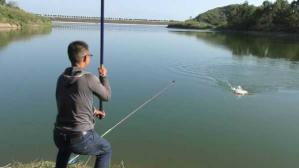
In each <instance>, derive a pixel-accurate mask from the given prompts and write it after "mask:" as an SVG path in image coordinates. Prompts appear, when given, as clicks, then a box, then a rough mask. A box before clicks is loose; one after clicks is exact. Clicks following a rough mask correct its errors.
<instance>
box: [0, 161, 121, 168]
mask: <svg viewBox="0 0 299 168" xmlns="http://www.w3.org/2000/svg"><path fill="white" fill-rule="evenodd" d="M54 167H55V163H54V162H51V161H33V162H31V163H20V162H13V163H11V164H8V165H5V166H3V167H1V166H0V168H54ZM68 168H91V167H90V166H85V163H78V164H75V165H71V166H69V167H68ZM111 168H125V165H124V162H123V161H122V162H121V163H120V164H116V165H113V166H112V167H111Z"/></svg>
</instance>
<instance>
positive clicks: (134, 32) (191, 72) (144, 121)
mask: <svg viewBox="0 0 299 168" xmlns="http://www.w3.org/2000/svg"><path fill="white" fill-rule="evenodd" d="M105 35H106V41H105V42H106V43H105V47H106V48H105V49H106V50H105V65H106V67H107V68H108V69H109V77H110V81H111V87H112V91H113V94H112V100H111V102H109V103H105V104H104V106H105V109H106V111H107V113H108V116H107V117H106V119H105V120H103V121H98V122H97V124H96V130H97V131H98V132H100V133H103V132H105V131H106V130H107V129H108V128H110V127H111V126H113V125H114V124H115V123H116V122H117V121H119V120H120V119H121V118H122V117H124V116H125V115H126V114H128V113H129V112H130V111H132V110H134V109H135V108H136V107H138V106H139V105H140V104H142V103H143V102H144V101H146V100H147V99H148V98H150V97H151V96H152V95H154V94H155V93H156V92H157V91H159V90H160V89H161V88H163V87H164V86H165V85H167V84H168V83H169V82H170V81H171V80H176V85H175V86H174V87H173V88H171V89H170V90H169V91H168V92H167V93H165V94H164V95H163V96H162V97H160V98H159V99H158V100H156V101H155V102H153V103H151V104H150V105H148V106H147V107H146V108H145V109H143V110H141V111H139V112H138V113H137V114H136V115H134V116H133V117H132V118H130V119H129V120H127V121H126V122H125V123H124V124H123V125H121V126H120V127H118V128H117V129H115V130H114V131H113V132H111V133H110V134H108V135H107V136H106V138H107V139H108V140H109V141H110V142H111V144H112V146H113V163H120V162H121V161H122V160H123V161H124V163H125V165H126V167H128V168H141V167H142V168H166V167H172V168H176V167H186V168H200V167H203V168H208V167H209V168H220V167H221V168H240V167H242V168H253V167H254V168H265V167H271V168H282V167H283V168H294V167H297V165H298V155H299V122H298V120H299V106H298V100H299V62H298V61H299V40H297V39H296V38H291V37H284V36H273V35H249V34H236V33H216V32H194V31H183V30H174V29H172V30H169V29H166V28H165V27H162V26H144V25H117V24H109V25H107V26H106V32H105ZM0 37H1V38H0V72H1V82H0V100H1V101H0V107H1V110H0V119H1V122H0V133H1V136H0V137H1V138H0V156H1V157H0V166H2V165H5V164H7V163H9V162H11V161H14V160H17V161H22V162H29V161H32V160H37V159H44V160H55V155H56V152H57V149H56V147H55V146H54V143H53V140H52V129H53V123H54V121H55V116H56V113H57V111H56V105H55V98H54V96H55V95H54V91H55V85H56V79H57V77H58V76H59V74H60V73H62V71H63V70H64V69H65V68H66V67H68V66H69V63H68V58H67V54H66V48H67V45H68V44H69V43H70V42H71V41H73V40H84V41H86V42H87V43H88V44H89V45H90V50H91V52H92V53H93V54H94V55H95V56H94V57H93V58H92V63H91V65H90V66H89V68H88V70H89V71H91V72H93V73H96V69H97V68H96V67H97V66H98V64H99V46H100V44H99V41H100V30H99V28H98V26H97V25H79V24H74V25H56V26H54V27H53V28H52V30H35V31H34V30H30V31H22V32H0ZM230 85H233V86H237V85H241V86H242V87H243V88H245V89H246V90H248V91H249V93H250V94H249V95H248V96H243V97H240V96H236V95H234V94H233V93H232V92H231V89H230ZM95 104H97V103H96V102H95ZM85 158H86V157H82V159H83V160H84V159H85Z"/></svg>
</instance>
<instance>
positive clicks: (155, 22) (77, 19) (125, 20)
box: [37, 14, 174, 25]
mask: <svg viewBox="0 0 299 168" xmlns="http://www.w3.org/2000/svg"><path fill="white" fill-rule="evenodd" d="M37 15H38V16H43V17H47V18H49V19H50V20H51V21H57V22H86V23H100V22H101V18H100V17H92V16H66V15H40V14H37ZM104 20H105V23H124V24H153V25H167V24H169V23H171V22H174V21H172V20H156V19H130V18H112V17H107V18H105V19H104Z"/></svg>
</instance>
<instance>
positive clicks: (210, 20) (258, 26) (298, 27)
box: [168, 0, 299, 33]
mask: <svg viewBox="0 0 299 168" xmlns="http://www.w3.org/2000/svg"><path fill="white" fill-rule="evenodd" d="M168 27H169V28H189V29H218V30H219V29H220V30H224V29H225V30H238V31H264V32H287V33H299V0H295V1H293V2H292V3H289V2H288V1H287V0H276V1H275V2H270V1H264V2H263V4H262V5H261V6H253V5H249V4H248V3H247V2H245V3H243V4H235V5H229V6H225V7H220V8H215V9H212V10H209V11H207V12H205V13H202V14H200V15H198V16H197V17H195V18H193V19H191V20H186V21H184V22H177V23H173V24H169V25H168Z"/></svg>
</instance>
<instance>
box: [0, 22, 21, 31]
mask: <svg viewBox="0 0 299 168" xmlns="http://www.w3.org/2000/svg"><path fill="white" fill-rule="evenodd" d="M19 29H21V26H18V25H16V24H11V23H0V31H10V30H19Z"/></svg>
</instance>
